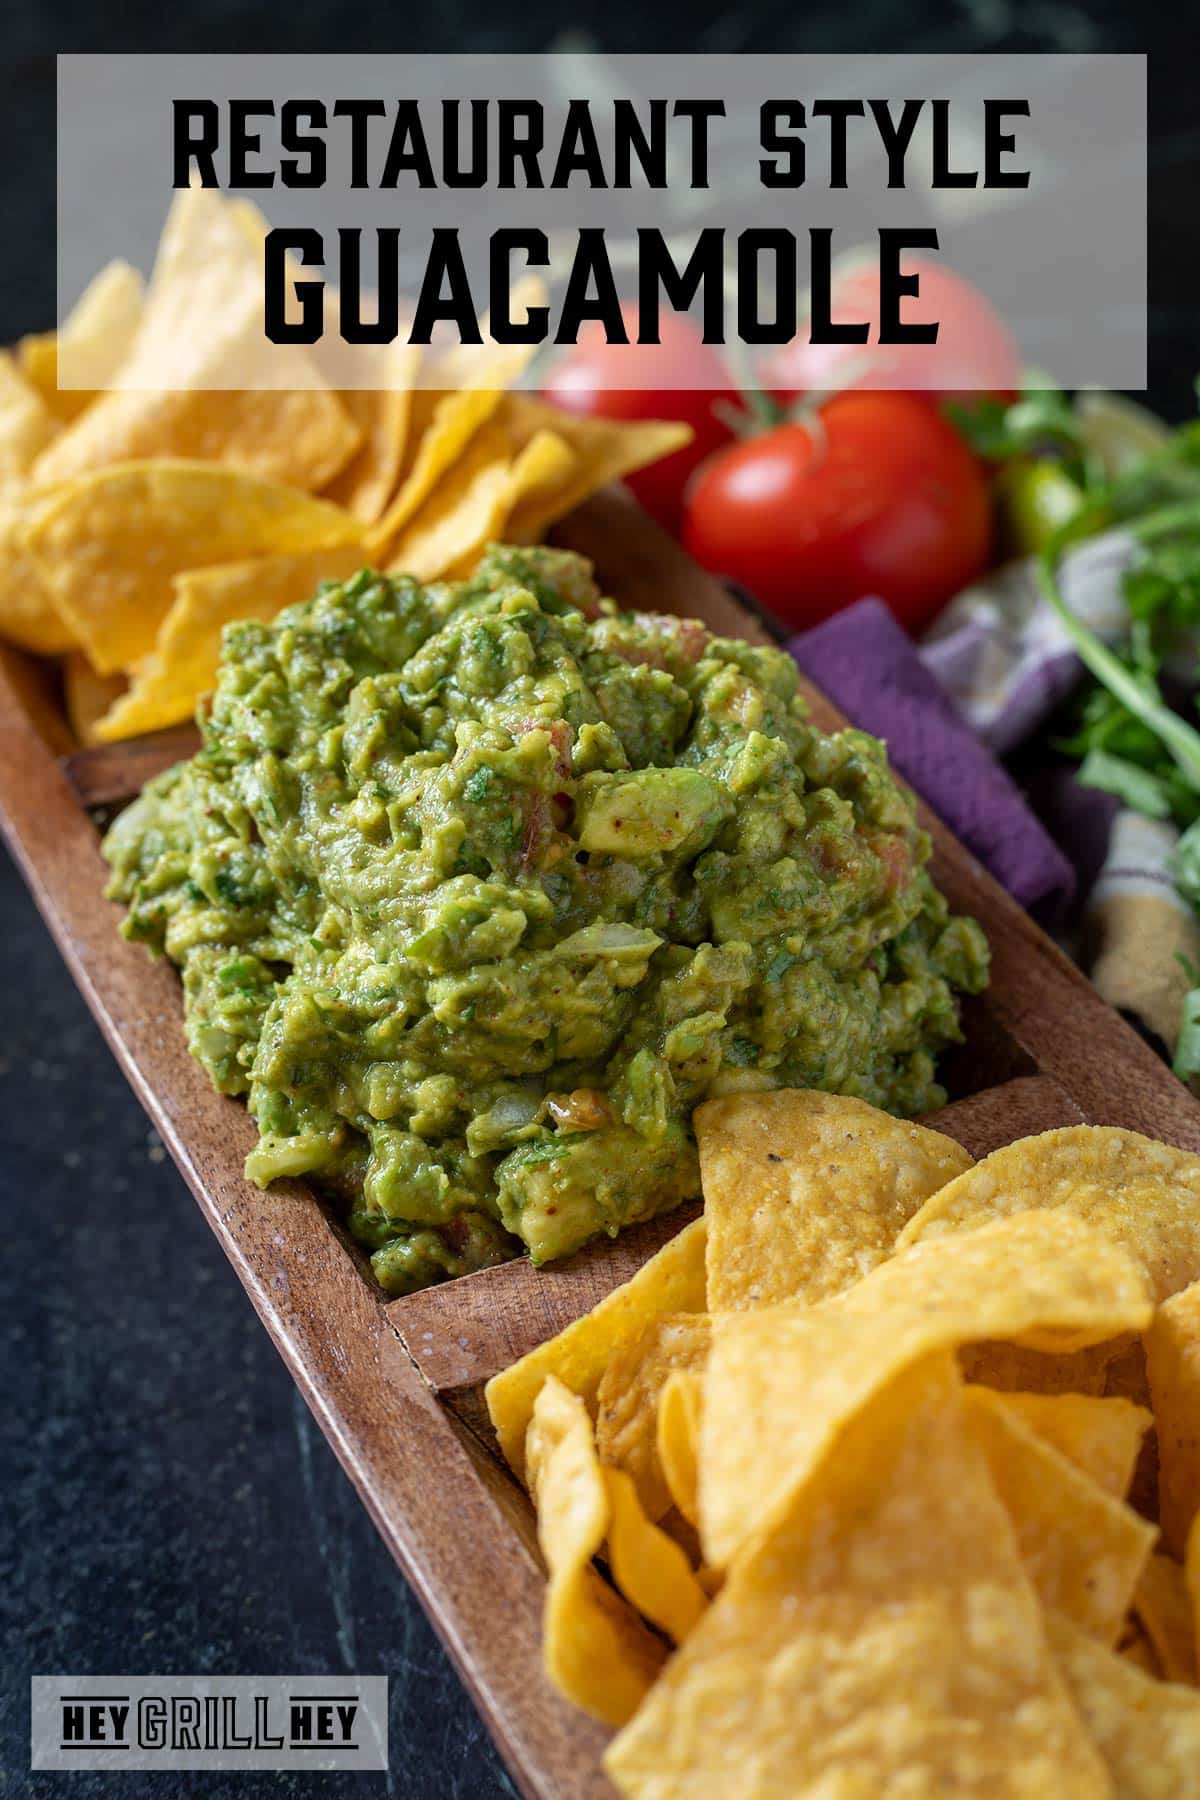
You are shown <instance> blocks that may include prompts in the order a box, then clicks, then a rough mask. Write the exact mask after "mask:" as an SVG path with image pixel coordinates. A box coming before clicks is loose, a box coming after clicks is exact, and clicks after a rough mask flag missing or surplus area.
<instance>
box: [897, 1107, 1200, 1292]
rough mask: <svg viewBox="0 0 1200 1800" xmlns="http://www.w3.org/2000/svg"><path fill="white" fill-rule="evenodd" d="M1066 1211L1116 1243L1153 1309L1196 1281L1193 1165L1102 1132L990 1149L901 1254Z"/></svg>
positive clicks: (1185, 1155)
mask: <svg viewBox="0 0 1200 1800" xmlns="http://www.w3.org/2000/svg"><path fill="white" fill-rule="evenodd" d="M1033 1207H1037V1208H1045V1209H1051V1208H1054V1209H1058V1208H1066V1209H1067V1210H1069V1211H1070V1212H1073V1213H1074V1214H1076V1215H1077V1217H1079V1218H1081V1219H1084V1220H1086V1221H1087V1222H1088V1223H1089V1224H1091V1225H1096V1226H1098V1227H1099V1228H1100V1229H1101V1230H1103V1231H1105V1232H1106V1233H1107V1234H1108V1236H1109V1237H1111V1238H1112V1239H1113V1241H1114V1242H1115V1243H1118V1244H1122V1245H1123V1246H1124V1247H1125V1249H1127V1250H1128V1251H1129V1253H1130V1255H1131V1256H1134V1257H1136V1258H1137V1260H1138V1262H1139V1265H1140V1266H1141V1267H1142V1268H1143V1269H1144V1270H1145V1273H1146V1276H1147V1279H1148V1280H1149V1282H1150V1284H1151V1289H1152V1292H1153V1295H1154V1298H1155V1300H1156V1301H1162V1300H1165V1299H1167V1298H1168V1297H1169V1295H1171V1294H1176V1293H1178V1292H1179V1290H1180V1289H1181V1288H1185V1287H1187V1286H1189V1284H1190V1283H1191V1282H1193V1281H1195V1280H1196V1279H1197V1277H1200V1156H1196V1155H1194V1154H1193V1153H1192V1152H1191V1151H1188V1150H1175V1149H1172V1147H1171V1146H1170V1145H1169V1144H1158V1143H1155V1142H1154V1141H1153V1139H1151V1138H1146V1137H1140V1136H1139V1135H1138V1133H1137V1132H1135V1131H1122V1130H1119V1129H1118V1128H1117V1127H1116V1126H1108V1125H1068V1126H1066V1127H1064V1128H1063V1129H1061V1130H1059V1131H1046V1132H1043V1133H1042V1134H1041V1136H1040V1137H1031V1138H1021V1139H1020V1140H1019V1141H1018V1142H1017V1143H1015V1144H1008V1145H1006V1146H1005V1148H1004V1149H1002V1150H995V1151H993V1152H992V1154H991V1156H988V1157H985V1158H984V1160H983V1162H981V1163H977V1164H976V1166H975V1167H974V1168H973V1169H969V1170H968V1171H967V1173H966V1174H965V1175H960V1176H959V1177H958V1179H957V1180H956V1181H952V1182H951V1183H950V1185H949V1186H948V1187H946V1188H943V1189H942V1191H941V1193H940V1194H935V1195H934V1196H933V1198H932V1199H930V1200H927V1201H926V1202H925V1205H924V1206H923V1207H922V1208H921V1210H920V1212H919V1213H918V1214H917V1216H916V1218H914V1219H912V1220H911V1221H910V1223H909V1224H908V1225H907V1226H906V1227H905V1229H904V1231H903V1232H902V1233H901V1234H900V1238H899V1241H898V1244H897V1248H898V1249H901V1250H903V1249H907V1248H908V1246H909V1245H911V1244H918V1243H921V1242H923V1241H925V1240H926V1239H930V1238H934V1237H942V1236H945V1235H946V1234H947V1233H948V1232H953V1231H961V1230H963V1229H969V1228H970V1227H971V1226H973V1225H981V1224H983V1223H984V1222H985V1221H986V1220H988V1219H994V1218H997V1217H1003V1216H1005V1215H1007V1214H1009V1213H1015V1212H1027V1211H1028V1210H1029V1209H1030V1208H1033Z"/></svg>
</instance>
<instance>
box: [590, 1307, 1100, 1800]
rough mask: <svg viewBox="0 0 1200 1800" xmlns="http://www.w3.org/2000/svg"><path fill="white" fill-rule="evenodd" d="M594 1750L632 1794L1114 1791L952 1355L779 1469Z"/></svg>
mask: <svg viewBox="0 0 1200 1800" xmlns="http://www.w3.org/2000/svg"><path fill="white" fill-rule="evenodd" d="M736 1322H737V1323H738V1324H739V1325H744V1324H748V1323H750V1322H751V1317H750V1316H747V1315H739V1316H738V1320H737V1321H736ZM968 1634H969V1648H966V1649H965V1648H964V1644H965V1637H966V1635H968ZM605 1766H606V1768H607V1770H608V1773H609V1774H610V1776H611V1777H612V1779H613V1780H614V1781H615V1783H616V1785H617V1787H618V1788H619V1790H620V1791H621V1793H622V1794H624V1795H626V1796H627V1797H628V1800H731V1797H732V1796H734V1795H736V1796H737V1800H798V1797H799V1796H802V1795H813V1796H816V1795H821V1796H826V1795H827V1796H830V1797H831V1800H832V1796H835V1795H837V1796H842V1795H844V1796H847V1800H849V1797H851V1796H853V1797H855V1800H858V1797H859V1796H861V1797H862V1800H876V1797H877V1796H880V1797H881V1796H883V1795H891V1794H895V1795H899V1794H912V1795H914V1796H916V1795H932V1794H946V1795H967V1794H971V1795H978V1796H981V1797H982V1796H992V1795H1001V1794H1009V1795H1017V1794H1023V1795H1029V1796H1033V1795H1046V1796H1050V1795H1054V1796H1056V1797H1057V1796H1067V1795H1070V1796H1071V1797H1072V1800H1091V1797H1092V1796H1096V1797H1097V1800H1098V1797H1099V1796H1105V1795H1108V1794H1109V1792H1110V1789H1109V1786H1108V1783H1107V1780H1106V1777H1105V1773H1104V1769H1103V1767H1102V1766H1101V1764H1100V1762H1099V1759H1098V1758H1097V1756H1096V1753H1095V1752H1094V1750H1093V1749H1092V1746H1091V1744H1090V1743H1089V1741H1088V1737H1087V1734H1086V1732H1085V1731H1084V1730H1083V1728H1082V1726H1081V1725H1080V1722H1079V1719H1078V1716H1077V1714H1076V1712H1075V1710H1074V1708H1073V1706H1072V1705H1071V1703H1070V1700H1069V1698H1068V1696H1067V1693H1066V1691H1065V1687H1064V1684H1063V1682H1062V1680H1061V1678H1060V1676H1059V1673H1058V1670H1057V1668H1056V1666H1055V1663H1054V1659H1053V1657H1052V1656H1051V1654H1050V1651H1049V1649H1048V1646H1047V1644H1046V1641H1045V1637H1044V1634H1043V1630H1042V1623H1041V1618H1040V1611H1039V1607H1038V1603H1037V1600H1036V1598H1035V1597H1034V1594H1033V1592H1032V1590H1031V1588H1030V1586H1029V1583H1028V1580H1027V1578H1026V1576H1025V1573H1024V1571H1023V1569H1022V1568H1021V1564H1020V1561H1019V1558H1018V1556H1017V1552H1016V1547H1015V1544H1014V1542H1013V1536H1012V1532H1011V1529H1010V1528H1009V1524H1008V1520H1007V1518H1006V1516H1005V1514H1004V1510H1003V1508H1002V1507H1001V1505H1000V1502H999V1501H998V1499H997V1498H996V1495H995V1492H994V1490H993V1488H992V1483H991V1478H990V1476H989V1473H988V1470H987V1466H986V1463H985V1461H984V1458H983V1454H982V1452H981V1451H980V1450H979V1448H978V1446H977V1445H976V1444H975V1443H974V1441H973V1439H972V1438H971V1435H970V1433H969V1431H968V1429H967V1426H966V1423H965V1420H964V1418H963V1415H962V1408H961V1404H960V1400H959V1392H958V1384H957V1379H956V1376H955V1373H954V1369H953V1365H952V1362H951V1359H950V1358H949V1357H948V1356H945V1355H941V1356H935V1357H931V1358H927V1359H924V1360H922V1361H921V1362H919V1363H918V1364H917V1365H915V1366H914V1367H912V1368H909V1369H906V1370H905V1371H904V1372H903V1373H902V1374H900V1375H899V1376H898V1377H897V1378H896V1379H895V1380H893V1381H892V1382H890V1383H889V1384H888V1385H887V1386H885V1387H884V1388H882V1389H880V1390H879V1391H877V1392H876V1393H875V1394H874V1395H873V1397H872V1399H871V1401H870V1403H869V1404H868V1405H867V1406H866V1407H865V1408H864V1410H863V1412H862V1413H861V1414H860V1416H859V1417H858V1419H857V1420H856V1421H855V1423H854V1424H853V1425H852V1426H851V1427H850V1429H848V1431H847V1432H846V1435H845V1437H844V1439H843V1440H842V1444H841V1446H840V1453H839V1454H838V1455H837V1456H835V1457H830V1458H828V1459H827V1460H826V1461H825V1462H824V1463H823V1464H822V1466H821V1470H820V1473H819V1475H818V1477H817V1478H816V1479H814V1480H813V1481H812V1482H811V1483H810V1484H808V1485H807V1486H806V1487H804V1488H803V1489H801V1488H798V1487H793V1499H792V1502H791V1504H790V1505H789V1507H788V1508H787V1511H786V1513H785V1514H784V1515H783V1516H782V1517H781V1518H780V1520H779V1523H778V1526H777V1528H776V1529H775V1530H773V1531H772V1532H771V1533H770V1534H769V1535H768V1536H767V1537H766V1538H765V1539H764V1540H763V1541H761V1542H760V1543H758V1544H757V1545H756V1547H755V1548H754V1549H753V1550H752V1551H751V1552H750V1553H749V1554H748V1555H747V1557H746V1558H745V1559H744V1560H742V1561H740V1562H739V1563H738V1564H737V1565H735V1567H734V1568H733V1570H732V1572H731V1573H730V1575H729V1577H728V1579H727V1581H726V1583H725V1585H724V1587H723V1589H722V1590H721V1593H720V1594H719V1595H718V1597H717V1598H716V1599H715V1600H714V1601H713V1603H712V1605H711V1606H710V1607H709V1609H708V1611H707V1613H706V1614H705V1615H704V1617H703V1619H702V1620H701V1621H700V1623H699V1625H697V1627H696V1629H695V1630H694V1631H693V1632H692V1634H691V1636H690V1637H689V1638H688V1640H687V1642H686V1643H685V1644H684V1645H683V1647H682V1648H681V1649H680V1650H679V1651H678V1652H677V1654H676V1655H675V1656H674V1657H672V1659H671V1661H670V1662H669V1663H668V1665H667V1667H666V1669H665V1670H664V1672H663V1674H662V1676H661V1678H660V1679H659V1681H658V1682H656V1684H655V1686H654V1687H653V1689H652V1690H651V1692H650V1694H649V1696H648V1698H647V1699H646V1701H645V1703H644V1704H643V1706H642V1707H641V1709H640V1710H639V1712H638V1713H637V1716H636V1717H635V1718H634V1719H633V1721H632V1723H631V1724H629V1725H628V1726H627V1727H626V1728H625V1730H624V1731H623V1732H622V1733H621V1734H620V1736H619V1737H618V1738H616V1739H615V1741H614V1742H613V1744H612V1745H611V1746H610V1748H609V1751H608V1754H607V1756H606V1758H605Z"/></svg>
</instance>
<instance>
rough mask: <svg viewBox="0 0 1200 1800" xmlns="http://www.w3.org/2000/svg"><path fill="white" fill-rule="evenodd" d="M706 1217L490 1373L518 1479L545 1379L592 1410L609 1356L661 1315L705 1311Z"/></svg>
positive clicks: (503, 1444)
mask: <svg viewBox="0 0 1200 1800" xmlns="http://www.w3.org/2000/svg"><path fill="white" fill-rule="evenodd" d="M704 1306H705V1294H704V1220H703V1219H702V1218H700V1219H696V1220H694V1221H693V1223H692V1224H690V1225H686V1226H685V1227H684V1229H683V1230H682V1231H681V1232H679V1233H678V1234H677V1235H676V1236H675V1237H673V1238H672V1239H671V1240H670V1241H669V1243H666V1244H664V1245H663V1247H662V1249H661V1250H660V1251H659V1252H658V1253H657V1255H655V1256H652V1257H651V1258H650V1259H649V1261H648V1262H645V1263H643V1264H642V1267H641V1268H640V1269H639V1270H638V1272H637V1274H636V1275H634V1276H633V1278H632V1279H631V1280H629V1281H626V1282H623V1283H622V1285H621V1286H620V1287H619V1288H614V1289H613V1291H612V1293H611V1294H608V1295H606V1296H605V1298H604V1299H603V1300H601V1302H600V1304H599V1305H598V1306H597V1307H595V1308H593V1310H592V1311H591V1312H590V1313H585V1314H584V1316H583V1317H582V1318H581V1319H576V1320H575V1321H574V1323H573V1324H571V1325H568V1326H567V1328H566V1330H565V1331H560V1332H559V1333H558V1335H557V1337H552V1338H550V1339H548V1340H547V1342H546V1343H544V1344H539V1345H538V1347H537V1349H536V1350H531V1351H530V1352H529V1354H528V1355H527V1356H523V1357H521V1359H520V1361H519V1362H515V1363H513V1364H512V1365H511V1367H509V1368H507V1369H502V1370H501V1371H500V1373H499V1375H493V1377H492V1379H491V1380H490V1381H489V1382H488V1384H487V1389H486V1399H487V1405H488V1412H489V1414H490V1415H491V1420H492V1424H493V1425H494V1426H495V1428H496V1436H497V1437H498V1439H499V1440H500V1448H501V1450H503V1452H504V1455H505V1456H506V1458H507V1459H508V1461H509V1463H510V1464H511V1465H512V1467H513V1468H514V1469H515V1470H516V1472H517V1474H518V1475H521V1474H523V1472H524V1468H525V1432H526V1429H527V1427H528V1425H529V1420H530V1417H531V1415H532V1412H533V1403H534V1401H535V1399H536V1398H537V1395H538V1392H539V1390H540V1389H541V1386H542V1383H543V1382H544V1381H545V1379H546V1377H547V1376H548V1375H557V1376H558V1378H559V1379H560V1381H562V1382H563V1383H565V1385H566V1386H567V1387H568V1388H570V1389H571V1391H572V1392H573V1393H575V1394H578V1395H580V1397H581V1398H582V1399H583V1400H584V1402H585V1403H586V1404H587V1406H588V1407H594V1406H595V1403H596V1392H597V1389H598V1388H599V1386H600V1380H601V1377H602V1376H603V1374H604V1370H605V1366H606V1364H607V1363H608V1360H609V1357H610V1356H612V1354H613V1352H614V1351H615V1350H616V1349H617V1347H618V1345H621V1344H627V1343H630V1342H631V1341H633V1340H635V1339H637V1338H639V1337H640V1336H641V1335H642V1333H643V1331H645V1329H646V1326H647V1325H648V1324H649V1323H650V1321H651V1320H652V1319H655V1318H657V1317H658V1315H659V1314H660V1313H668V1312H669V1313H679V1312H703V1311H704Z"/></svg>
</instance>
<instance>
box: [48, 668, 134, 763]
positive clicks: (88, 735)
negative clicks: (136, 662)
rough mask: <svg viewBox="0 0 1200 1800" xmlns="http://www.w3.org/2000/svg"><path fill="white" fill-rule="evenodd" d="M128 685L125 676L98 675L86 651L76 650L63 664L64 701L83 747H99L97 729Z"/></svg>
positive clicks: (72, 727)
mask: <svg viewBox="0 0 1200 1800" xmlns="http://www.w3.org/2000/svg"><path fill="white" fill-rule="evenodd" d="M127 686H128V683H127V682H126V679H125V677H124V675H97V673H96V671H95V669H93V667H92V665H91V663H90V662H89V661H88V659H87V657H86V656H84V655H83V653H82V651H79V650H72V651H71V652H70V653H69V655H68V656H67V657H66V658H65V660H64V662H63V699H64V701H65V702H66V708H67V718H68V719H69V720H70V721H71V730H72V731H73V732H74V733H75V736H76V737H77V738H78V740H79V742H80V743H81V744H95V743H98V742H99V741H100V740H99V739H98V738H97V736H96V726H97V725H98V724H99V722H100V720H101V719H102V718H103V717H104V715H105V713H107V712H108V710H109V708H110V707H112V706H115V705H116V704H117V702H118V701H119V700H120V698H121V696H122V694H123V693H124V692H125V689H126V687H127Z"/></svg>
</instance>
